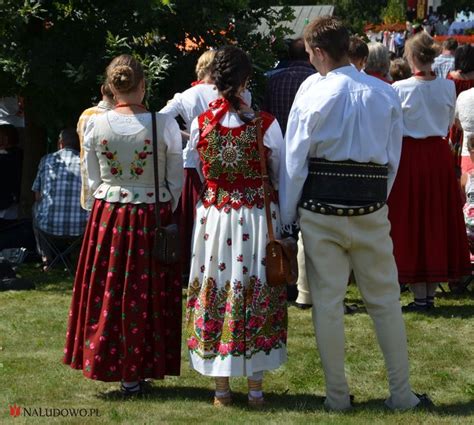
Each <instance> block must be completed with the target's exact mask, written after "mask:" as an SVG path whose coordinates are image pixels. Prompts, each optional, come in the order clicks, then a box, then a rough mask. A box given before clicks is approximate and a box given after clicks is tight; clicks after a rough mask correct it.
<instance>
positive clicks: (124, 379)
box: [64, 55, 183, 396]
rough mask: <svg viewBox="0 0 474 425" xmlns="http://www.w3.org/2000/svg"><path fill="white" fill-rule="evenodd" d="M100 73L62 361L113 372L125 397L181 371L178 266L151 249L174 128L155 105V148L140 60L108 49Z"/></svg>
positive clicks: (172, 180)
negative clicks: (89, 196)
mask: <svg viewBox="0 0 474 425" xmlns="http://www.w3.org/2000/svg"><path fill="white" fill-rule="evenodd" d="M106 78H107V83H108V84H109V86H110V87H111V90H112V92H113V94H114V97H115V100H116V102H117V104H116V106H115V109H114V110H111V111H108V112H106V113H104V114H100V115H95V116H93V117H92V118H91V119H90V121H89V123H88V125H87V127H86V131H85V135H84V152H85V153H84V160H85V167H86V169H87V174H88V176H89V177H88V183H89V186H90V187H91V190H92V191H93V193H94V198H95V201H94V205H93V208H92V212H91V216H90V219H89V223H88V226H87V229H86V233H85V235H84V243H83V246H82V250H81V256H80V260H79V264H78V268H77V273H76V279H75V282H74V291H73V298H72V303H71V310H70V312H69V324H68V330H67V338H66V348H65V356H64V363H66V364H69V365H70V366H71V367H72V368H74V369H82V371H83V374H84V375H85V376H86V377H87V378H91V379H96V380H100V381H120V382H121V390H122V392H123V393H124V395H127V396H128V395H134V394H138V393H140V392H141V391H142V389H143V388H142V385H143V382H144V380H145V379H147V378H155V379H160V378H163V377H164V376H165V375H179V369H180V340H181V285H180V273H179V267H177V266H170V265H167V266H165V265H162V264H158V263H155V261H154V260H153V258H152V256H151V252H152V247H153V243H154V230H155V207H156V206H157V205H159V208H160V218H161V224H162V225H163V226H165V225H167V224H169V223H170V222H171V219H172V213H173V211H174V210H175V208H176V206H177V204H178V200H179V195H180V192H181V185H182V172H183V171H182V156H181V136H180V133H179V128H178V125H177V124H176V122H175V121H174V120H173V119H172V118H171V117H168V116H166V115H162V114H156V125H157V146H158V152H154V149H153V143H152V140H153V135H152V134H153V133H152V115H151V113H150V112H148V111H147V110H146V108H145V107H144V106H143V105H142V101H143V97H144V95H145V79H144V74H143V69H142V66H141V65H140V63H138V62H137V61H136V60H135V59H133V58H132V57H131V56H128V55H121V56H118V57H116V58H115V59H114V60H113V61H112V62H111V63H110V65H109V66H108V67H107V71H106ZM153 155H158V163H159V167H158V169H159V190H157V191H155V186H154V167H153ZM157 198H158V199H157ZM158 200H159V203H158V202H157V201H158Z"/></svg>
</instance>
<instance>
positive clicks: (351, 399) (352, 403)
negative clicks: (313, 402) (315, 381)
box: [323, 394, 354, 411]
mask: <svg viewBox="0 0 474 425" xmlns="http://www.w3.org/2000/svg"><path fill="white" fill-rule="evenodd" d="M326 398H327V397H323V404H324V403H325V402H326ZM349 400H350V402H351V407H349V409H352V408H353V407H354V396H353V395H352V394H350V395H349ZM324 408H325V409H326V410H327V411H332V410H333V409H329V408H327V407H324ZM346 410H347V409H346Z"/></svg>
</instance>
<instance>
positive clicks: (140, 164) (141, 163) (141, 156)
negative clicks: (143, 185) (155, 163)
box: [130, 139, 153, 180]
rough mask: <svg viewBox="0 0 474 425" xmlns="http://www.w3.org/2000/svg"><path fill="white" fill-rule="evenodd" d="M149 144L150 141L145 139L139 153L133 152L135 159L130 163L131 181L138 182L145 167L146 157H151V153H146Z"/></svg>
mask: <svg viewBox="0 0 474 425" xmlns="http://www.w3.org/2000/svg"><path fill="white" fill-rule="evenodd" d="M150 143H151V142H150V140H148V139H145V143H144V145H143V148H142V150H141V151H140V152H139V151H137V150H135V158H134V159H133V161H132V162H131V163H130V174H131V176H132V178H133V179H136V180H138V179H139V178H140V176H141V175H142V174H143V170H144V168H145V166H146V159H147V157H148V155H151V154H152V153H153V152H152V151H148V148H149V147H150Z"/></svg>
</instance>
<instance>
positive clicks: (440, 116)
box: [392, 77, 456, 139]
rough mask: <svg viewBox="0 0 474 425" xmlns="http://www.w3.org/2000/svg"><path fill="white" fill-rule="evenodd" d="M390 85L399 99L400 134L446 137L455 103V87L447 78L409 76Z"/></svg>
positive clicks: (418, 136) (415, 136)
mask: <svg viewBox="0 0 474 425" xmlns="http://www.w3.org/2000/svg"><path fill="white" fill-rule="evenodd" d="M392 87H393V88H394V90H395V91H396V92H397V94H398V97H399V98H400V101H401V102H402V110H403V135H404V136H410V137H413V138H415V139H423V138H425V137H430V136H442V137H446V135H447V134H448V131H449V127H451V125H452V123H453V121H454V110H455V106H456V88H455V85H454V83H453V82H452V81H451V80H446V79H444V78H436V79H434V80H430V81H427V80H420V79H418V78H415V77H411V78H408V79H406V80H401V81H397V82H395V83H393V84H392Z"/></svg>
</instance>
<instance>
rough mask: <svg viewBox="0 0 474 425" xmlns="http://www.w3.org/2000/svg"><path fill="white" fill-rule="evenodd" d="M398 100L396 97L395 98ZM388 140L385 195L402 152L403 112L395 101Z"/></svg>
mask: <svg viewBox="0 0 474 425" xmlns="http://www.w3.org/2000/svg"><path fill="white" fill-rule="evenodd" d="M396 100H398V99H396ZM389 137H390V140H389V142H388V144H387V157H388V180H387V197H388V195H390V191H391V190H392V187H393V183H394V182H395V177H396V175H397V171H398V166H399V164H400V156H401V153H402V140H403V112H402V107H401V105H400V103H399V102H398V101H397V102H395V104H394V106H393V109H392V126H391V130H390V136H389Z"/></svg>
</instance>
